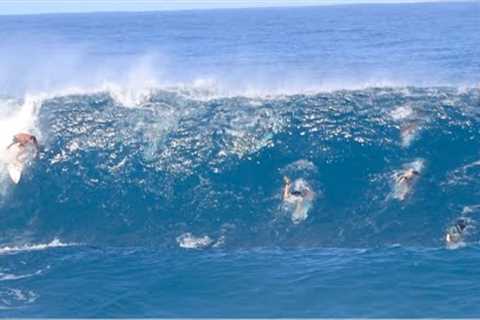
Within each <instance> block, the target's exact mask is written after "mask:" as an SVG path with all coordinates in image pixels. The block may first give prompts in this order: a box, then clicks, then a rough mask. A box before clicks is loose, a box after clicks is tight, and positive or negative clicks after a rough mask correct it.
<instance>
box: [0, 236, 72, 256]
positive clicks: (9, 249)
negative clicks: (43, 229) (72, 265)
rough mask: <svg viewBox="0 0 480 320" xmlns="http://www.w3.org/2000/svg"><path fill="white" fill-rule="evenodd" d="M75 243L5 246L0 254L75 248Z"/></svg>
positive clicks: (52, 242) (53, 241)
mask: <svg viewBox="0 0 480 320" xmlns="http://www.w3.org/2000/svg"><path fill="white" fill-rule="evenodd" d="M75 245H76V244H75V243H63V242H61V241H60V240H59V239H53V240H52V241H51V242H49V243H39V244H25V245H22V246H12V247H9V246H5V247H1V248H0V254H13V253H18V252H24V251H39V250H46V249H50V248H62V247H69V246H75Z"/></svg>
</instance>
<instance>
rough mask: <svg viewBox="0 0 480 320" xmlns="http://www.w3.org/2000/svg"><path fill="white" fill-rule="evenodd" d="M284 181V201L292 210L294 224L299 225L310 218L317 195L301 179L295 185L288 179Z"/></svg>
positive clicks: (285, 178)
mask: <svg viewBox="0 0 480 320" xmlns="http://www.w3.org/2000/svg"><path fill="white" fill-rule="evenodd" d="M283 180H284V181H285V186H284V188H283V201H284V203H285V204H288V206H289V208H290V209H291V210H292V212H291V219H292V222H293V223H295V224H298V223H300V222H302V221H304V220H305V219H306V218H307V217H308V212H309V211H310V209H311V207H312V202H313V199H314V197H315V193H314V192H313V191H312V190H311V189H310V187H309V186H308V184H307V183H306V182H305V181H303V180H301V179H298V180H296V181H295V182H294V183H293V184H292V181H291V180H290V178H288V177H283Z"/></svg>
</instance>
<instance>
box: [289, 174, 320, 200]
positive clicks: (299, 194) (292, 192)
mask: <svg viewBox="0 0 480 320" xmlns="http://www.w3.org/2000/svg"><path fill="white" fill-rule="evenodd" d="M283 181H284V182H285V186H284V187H283V200H284V201H287V202H295V201H297V200H303V199H304V198H309V197H312V196H313V193H312V191H310V190H309V189H308V188H301V189H300V190H299V189H293V188H292V181H291V180H290V178H289V177H287V176H285V177H283Z"/></svg>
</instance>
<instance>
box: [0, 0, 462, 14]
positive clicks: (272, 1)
mask: <svg viewBox="0 0 480 320" xmlns="http://www.w3.org/2000/svg"><path fill="white" fill-rule="evenodd" d="M435 1H442V0H223V1H222V0H205V1H203V0H0V15H11V14H41V13H73V12H101V11H161V10H191V9H217V8H250V7H284V6H315V5H331V4H351V3H403V2H435ZM452 1H458V0H452Z"/></svg>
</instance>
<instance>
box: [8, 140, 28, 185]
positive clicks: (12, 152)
mask: <svg viewBox="0 0 480 320" xmlns="http://www.w3.org/2000/svg"><path fill="white" fill-rule="evenodd" d="M32 158H33V154H32V151H31V150H30V149H29V148H26V149H25V148H23V147H21V146H20V144H19V143H15V144H14V145H12V146H11V147H10V148H8V156H7V170H8V175H9V176H10V178H11V179H12V182H13V183H15V184H18V183H19V182H20V179H21V177H22V172H23V169H24V168H25V164H26V163H27V162H28V161H30V160H31V159H32Z"/></svg>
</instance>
